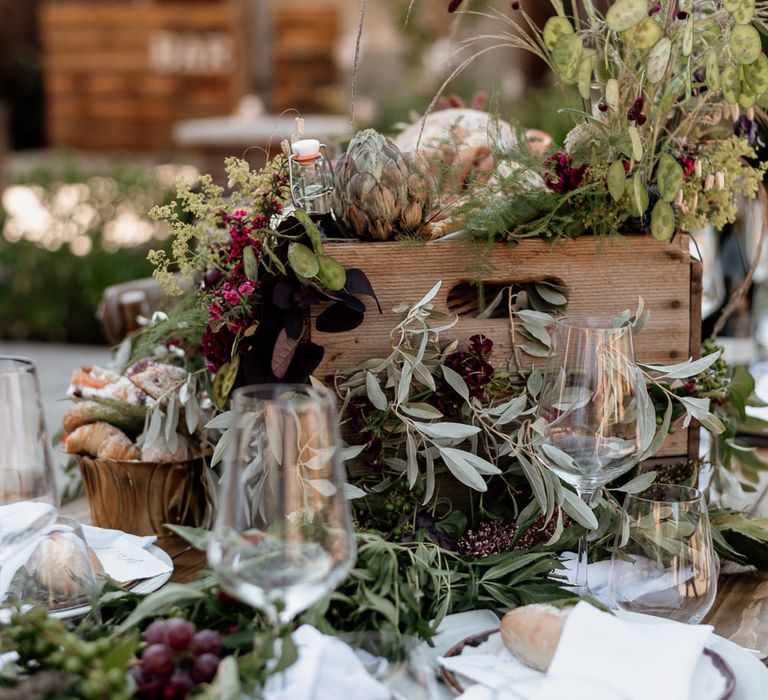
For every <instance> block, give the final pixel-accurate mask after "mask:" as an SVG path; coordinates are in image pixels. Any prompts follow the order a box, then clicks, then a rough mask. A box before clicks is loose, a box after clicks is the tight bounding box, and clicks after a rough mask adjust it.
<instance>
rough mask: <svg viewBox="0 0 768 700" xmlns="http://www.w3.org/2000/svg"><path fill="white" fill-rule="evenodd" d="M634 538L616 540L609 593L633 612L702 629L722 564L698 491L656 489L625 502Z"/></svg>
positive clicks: (672, 486)
mask: <svg viewBox="0 0 768 700" xmlns="http://www.w3.org/2000/svg"><path fill="white" fill-rule="evenodd" d="M624 510H625V511H626V513H627V517H628V519H629V535H628V537H626V541H624V542H623V541H622V537H621V533H618V534H617V536H616V541H615V543H614V546H613V556H612V557H611V566H610V570H609V575H608V591H609V593H610V595H611V597H612V598H613V600H614V602H615V603H616V605H617V606H618V607H620V608H622V609H624V610H629V611H631V612H641V613H647V614H651V615H657V616H659V617H664V618H667V619H671V620H677V621H678V622H688V623H692V624H697V623H699V622H701V620H703V619H704V616H705V615H706V614H707V612H709V609H710V608H711V607H712V604H713V603H714V602H715V594H716V593H717V561H716V557H715V548H714V545H713V544H712V533H711V530H710V525H709V513H708V510H707V502H706V500H705V498H704V496H703V495H702V494H701V492H700V491H698V490H697V489H694V488H691V487H689V486H679V485H676V484H653V485H652V486H651V487H650V488H649V489H647V490H646V491H643V492H642V493H639V494H629V495H628V496H627V497H626V499H625V500H624Z"/></svg>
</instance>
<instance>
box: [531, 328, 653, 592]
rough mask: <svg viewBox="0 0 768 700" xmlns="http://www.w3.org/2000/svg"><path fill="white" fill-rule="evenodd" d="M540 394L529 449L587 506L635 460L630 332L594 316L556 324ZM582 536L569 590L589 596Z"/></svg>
mask: <svg viewBox="0 0 768 700" xmlns="http://www.w3.org/2000/svg"><path fill="white" fill-rule="evenodd" d="M552 340H553V343H552V347H551V350H550V353H549V357H548V360H547V365H546V369H545V372H544V382H543V385H542V388H541V391H540V392H539V397H538V400H539V403H538V409H537V413H536V422H535V423H534V431H533V434H534V437H533V445H532V446H533V450H534V453H535V454H536V456H537V457H538V459H539V460H540V461H541V462H542V463H543V464H544V465H545V466H546V467H547V468H549V469H551V470H552V471H553V472H555V474H557V475H558V476H559V477H560V478H561V479H562V480H563V481H565V482H566V483H567V484H570V485H571V486H573V487H574V489H575V490H576V493H577V494H578V495H579V497H580V498H581V499H582V500H583V501H584V502H585V503H587V505H589V506H590V507H592V506H594V505H595V501H596V498H597V495H598V494H599V491H600V488H601V487H602V486H604V485H605V484H607V483H608V482H609V481H611V480H613V479H615V478H616V477H618V476H620V475H621V474H624V473H625V472H627V471H629V470H630V469H631V468H632V467H633V466H634V465H635V464H636V463H637V461H638V459H639V456H640V453H641V450H642V440H643V436H641V423H640V419H639V416H638V391H645V386H644V385H641V382H640V379H639V372H638V369H637V366H636V365H635V361H634V352H633V348H632V331H631V328H630V327H629V326H627V325H621V326H620V325H618V323H614V322H612V321H609V320H604V319H600V318H596V317H587V318H578V317H566V318H562V319H559V320H558V321H556V324H555V330H554V332H553V338H552ZM587 554H588V534H587V533H586V532H585V533H584V535H582V537H581V539H580V540H579V555H578V561H577V566H576V581H575V587H576V589H577V590H579V591H580V592H584V593H585V592H588V590H589V588H588V582H587Z"/></svg>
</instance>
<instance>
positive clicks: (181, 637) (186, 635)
mask: <svg viewBox="0 0 768 700" xmlns="http://www.w3.org/2000/svg"><path fill="white" fill-rule="evenodd" d="M194 634H195V626H194V625H193V624H192V623H191V622H189V620H185V619H183V618H180V617H177V618H174V619H173V620H168V621H167V622H166V623H165V643H166V644H167V645H168V646H169V647H171V649H173V650H174V651H184V649H186V648H187V647H188V646H189V643H190V642H191V641H192V637H193V635H194Z"/></svg>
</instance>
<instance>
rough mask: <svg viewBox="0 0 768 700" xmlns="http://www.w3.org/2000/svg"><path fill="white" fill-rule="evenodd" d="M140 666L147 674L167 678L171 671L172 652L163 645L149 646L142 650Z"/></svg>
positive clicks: (172, 664)
mask: <svg viewBox="0 0 768 700" xmlns="http://www.w3.org/2000/svg"><path fill="white" fill-rule="evenodd" d="M141 665H142V666H143V667H144V670H145V671H146V672H147V673H151V674H153V675H155V676H167V675H168V674H170V672H171V671H172V670H173V666H174V663H173V652H172V651H171V650H170V649H169V648H168V647H167V646H166V645H165V644H150V645H149V646H148V647H147V648H146V649H145V650H144V654H143V656H142V657H141Z"/></svg>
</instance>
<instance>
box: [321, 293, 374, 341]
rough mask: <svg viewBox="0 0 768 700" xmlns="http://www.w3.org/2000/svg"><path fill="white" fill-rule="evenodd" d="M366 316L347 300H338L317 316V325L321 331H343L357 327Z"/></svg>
mask: <svg viewBox="0 0 768 700" xmlns="http://www.w3.org/2000/svg"><path fill="white" fill-rule="evenodd" d="M364 318H365V314H364V313H362V312H361V311H359V310H358V309H353V308H351V307H350V306H349V305H348V304H347V302H346V301H337V302H336V303H335V304H331V305H330V306H329V307H328V308H327V309H326V310H325V311H323V312H322V313H321V314H320V315H319V316H318V317H317V320H316V321H315V326H316V328H317V330H319V331H320V332H321V333H341V332H343V331H351V330H352V329H354V328H357V327H358V326H359V325H360V324H361V323H362V322H363V319H364Z"/></svg>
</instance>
